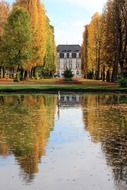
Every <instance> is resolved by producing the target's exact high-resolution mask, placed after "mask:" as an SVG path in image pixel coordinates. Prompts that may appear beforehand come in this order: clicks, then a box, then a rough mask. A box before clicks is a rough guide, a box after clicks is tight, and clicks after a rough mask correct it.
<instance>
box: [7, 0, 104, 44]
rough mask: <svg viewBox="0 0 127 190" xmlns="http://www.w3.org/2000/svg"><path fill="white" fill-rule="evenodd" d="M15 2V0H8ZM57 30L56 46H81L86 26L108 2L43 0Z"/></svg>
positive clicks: (93, 0) (97, 0) (100, 0)
mask: <svg viewBox="0 0 127 190" xmlns="http://www.w3.org/2000/svg"><path fill="white" fill-rule="evenodd" d="M7 1H8V2H13V0H7ZM41 1H42V2H43V3H44V5H45V9H46V11H47V15H48V17H49V19H50V22H51V24H52V25H53V26H54V29H55V41H56V44H57V45H58V44H81V43H82V33H83V31H84V26H85V25H86V24H88V23H89V22H90V19H91V17H92V16H93V14H94V13H96V12H100V13H101V12H102V10H103V7H104V5H105V3H106V1H107V0H41Z"/></svg>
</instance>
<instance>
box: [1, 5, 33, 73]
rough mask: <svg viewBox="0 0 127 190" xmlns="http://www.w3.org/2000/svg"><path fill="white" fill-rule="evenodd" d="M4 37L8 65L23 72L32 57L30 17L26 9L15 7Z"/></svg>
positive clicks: (8, 20)
mask: <svg viewBox="0 0 127 190" xmlns="http://www.w3.org/2000/svg"><path fill="white" fill-rule="evenodd" d="M3 37H4V48H5V50H6V63H7V64H8V66H9V67H12V68H17V69H18V70H19V69H20V70H22V69H23V67H24V64H25V63H27V62H28V61H29V60H30V59H31V56H32V54H31V50H32V49H31V45H32V41H31V23H30V16H29V14H28V12H27V11H26V10H25V9H24V8H21V7H15V8H14V9H13V10H12V12H11V14H10V15H9V17H8V19H7V23H6V26H5V31H4V34H3Z"/></svg>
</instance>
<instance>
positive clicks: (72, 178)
mask: <svg viewBox="0 0 127 190" xmlns="http://www.w3.org/2000/svg"><path fill="white" fill-rule="evenodd" d="M125 189H127V95H61V97H57V96H56V95H34V96H32V95H29V96H23V95H21V96H20V95H18V96H0V190H125Z"/></svg>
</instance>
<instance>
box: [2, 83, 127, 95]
mask: <svg viewBox="0 0 127 190" xmlns="http://www.w3.org/2000/svg"><path fill="white" fill-rule="evenodd" d="M58 91H61V92H69V93H71V92H75V93H76V92H79V93H87V92H91V93H92V92H93V93H94V92H95V93H106V92H109V93H117V92H119V93H127V88H121V87H107V86H106V87H105V86H95V87H85V86H83V85H82V86H78V85H71V86H70V85H68V86H67V85H64V86H58V85H57V86H48V85H47V86H46V85H45V86H39V85H24V86H20V85H10V86H9V85H5V86H4V85H2V86H0V93H1V94H2V93H30V94H32V93H43V92H46V93H58Z"/></svg>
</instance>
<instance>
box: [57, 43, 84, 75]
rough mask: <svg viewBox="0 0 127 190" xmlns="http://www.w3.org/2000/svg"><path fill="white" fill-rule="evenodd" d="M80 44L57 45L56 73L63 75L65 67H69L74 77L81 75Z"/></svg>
mask: <svg viewBox="0 0 127 190" xmlns="http://www.w3.org/2000/svg"><path fill="white" fill-rule="evenodd" d="M80 51H81V47H80V45H58V46H57V74H58V76H59V77H63V73H64V71H65V70H66V68H68V69H71V71H72V73H73V75H74V77H81V53H80Z"/></svg>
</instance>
